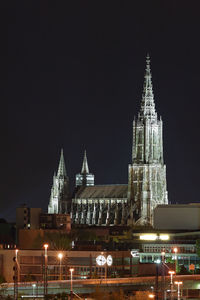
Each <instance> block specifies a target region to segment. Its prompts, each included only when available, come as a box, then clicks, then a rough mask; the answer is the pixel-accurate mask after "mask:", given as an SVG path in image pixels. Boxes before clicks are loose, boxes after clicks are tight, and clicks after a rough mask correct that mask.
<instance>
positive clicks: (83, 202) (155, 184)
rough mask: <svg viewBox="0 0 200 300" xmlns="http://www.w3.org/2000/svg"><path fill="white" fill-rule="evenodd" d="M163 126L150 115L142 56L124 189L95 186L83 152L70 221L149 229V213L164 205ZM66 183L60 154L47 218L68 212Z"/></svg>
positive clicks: (150, 95)
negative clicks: (142, 76)
mask: <svg viewBox="0 0 200 300" xmlns="http://www.w3.org/2000/svg"><path fill="white" fill-rule="evenodd" d="M162 131H163V123H162V119H161V118H158V116H157V112H156V110H155V103H154V95H153V87H152V80H151V71H150V59H149V56H147V60H146V70H145V79H144V87H143V94H142V101H141V108H140V111H139V114H138V117H137V118H135V119H134V121H133V146H132V164H131V165H129V168H128V174H129V178H128V184H126V185H122V184H117V185H114V184H110V185H95V184H94V175H93V174H91V173H90V172H89V167H88V162H87V157H86V152H85V154H84V159H83V166H82V170H81V172H80V173H79V174H77V175H76V188H75V191H74V193H73V196H72V201H71V220H72V223H73V224H82V225H152V224H153V210H154V208H155V207H156V206H157V205H158V204H168V195H167V184H166V166H165V164H164V159H163V134H162ZM68 182H69V180H68V177H67V175H66V169H65V165H64V157H63V152H62V153H61V159H60V164H59V170H58V174H57V176H55V175H54V179H53V187H52V191H51V198H50V202H49V206H48V213H67V212H69V210H70V208H69V205H67V202H68V198H69V196H68V195H69V194H68V193H69V184H68Z"/></svg>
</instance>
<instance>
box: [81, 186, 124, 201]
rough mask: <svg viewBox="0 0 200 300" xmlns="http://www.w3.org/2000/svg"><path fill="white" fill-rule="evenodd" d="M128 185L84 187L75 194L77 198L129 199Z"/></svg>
mask: <svg viewBox="0 0 200 300" xmlns="http://www.w3.org/2000/svg"><path fill="white" fill-rule="evenodd" d="M127 191H128V185H127V184H110V185H93V186H83V187H81V188H79V189H78V191H77V192H76V193H75V198H76V199H77V198H81V199H88V198H127Z"/></svg>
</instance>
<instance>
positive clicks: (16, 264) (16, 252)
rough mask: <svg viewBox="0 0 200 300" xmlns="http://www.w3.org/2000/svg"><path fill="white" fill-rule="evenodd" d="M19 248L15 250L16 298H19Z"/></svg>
mask: <svg viewBox="0 0 200 300" xmlns="http://www.w3.org/2000/svg"><path fill="white" fill-rule="evenodd" d="M18 251H19V250H18V249H16V250H15V257H14V259H13V260H14V262H15V273H14V274H15V275H14V299H15V300H17V298H18V279H19V278H18V274H19V273H18V256H17V254H18Z"/></svg>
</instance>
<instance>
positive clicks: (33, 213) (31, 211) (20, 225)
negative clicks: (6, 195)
mask: <svg viewBox="0 0 200 300" xmlns="http://www.w3.org/2000/svg"><path fill="white" fill-rule="evenodd" d="M41 212H42V209H41V208H33V207H27V206H26V204H23V205H22V206H20V207H17V209H16V228H17V230H19V229H39V227H40V214H41Z"/></svg>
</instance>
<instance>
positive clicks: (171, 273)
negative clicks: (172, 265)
mask: <svg viewBox="0 0 200 300" xmlns="http://www.w3.org/2000/svg"><path fill="white" fill-rule="evenodd" d="M168 273H169V274H170V280H171V281H170V284H171V285H173V275H174V274H175V272H174V271H169V272H168Z"/></svg>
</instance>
